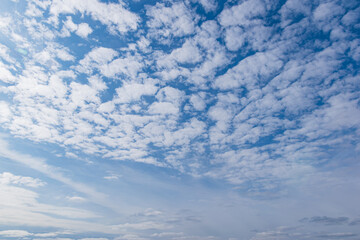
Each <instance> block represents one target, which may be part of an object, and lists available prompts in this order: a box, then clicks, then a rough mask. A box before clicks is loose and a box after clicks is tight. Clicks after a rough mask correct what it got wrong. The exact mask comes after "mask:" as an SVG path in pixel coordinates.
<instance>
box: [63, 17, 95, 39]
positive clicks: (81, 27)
mask: <svg viewBox="0 0 360 240" xmlns="http://www.w3.org/2000/svg"><path fill="white" fill-rule="evenodd" d="M64 27H66V29H67V30H68V31H70V32H75V33H76V34H77V35H79V36H80V37H82V38H87V37H88V35H89V34H91V33H92V32H93V30H92V28H91V27H90V26H89V24H87V23H80V24H75V23H74V22H73V20H72V17H71V16H68V17H67V18H66V22H64ZM62 32H63V33H62V34H63V35H64V36H67V35H68V34H66V30H65V29H63V30H62Z"/></svg>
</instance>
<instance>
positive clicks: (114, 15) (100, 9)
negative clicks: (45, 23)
mask: <svg viewBox="0 0 360 240" xmlns="http://www.w3.org/2000/svg"><path fill="white" fill-rule="evenodd" d="M77 11H79V12H80V13H81V14H88V15H90V16H91V17H92V18H93V19H94V20H98V21H100V22H101V23H102V24H104V25H106V26H107V27H108V30H109V31H110V33H125V32H127V31H130V30H135V29H136V28H137V26H138V21H139V18H138V16H137V15H136V14H134V13H132V12H130V11H128V10H127V9H125V8H124V7H123V5H122V4H121V3H119V4H116V3H109V4H106V3H103V2H100V1H98V0H86V1H80V2H78V1H72V0H55V1H53V2H52V4H51V6H50V13H51V14H52V15H53V18H52V19H53V21H54V22H55V23H57V22H58V16H59V15H60V14H69V13H72V14H75V13H76V12H77Z"/></svg>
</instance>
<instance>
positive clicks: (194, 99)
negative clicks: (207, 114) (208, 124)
mask: <svg viewBox="0 0 360 240" xmlns="http://www.w3.org/2000/svg"><path fill="white" fill-rule="evenodd" d="M204 97H205V96H204V93H198V94H193V95H191V97H190V103H191V104H192V106H193V107H194V108H195V109H196V110H197V111H202V110H204V109H205V107H206V102H205V101H204Z"/></svg>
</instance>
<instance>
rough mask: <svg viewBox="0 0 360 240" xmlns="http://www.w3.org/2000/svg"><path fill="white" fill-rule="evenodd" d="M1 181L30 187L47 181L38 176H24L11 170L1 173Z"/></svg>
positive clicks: (42, 184) (38, 185)
mask: <svg viewBox="0 0 360 240" xmlns="http://www.w3.org/2000/svg"><path fill="white" fill-rule="evenodd" d="M0 183H1V184H15V185H24V186H28V187H35V188H36V187H41V186H44V185H45V183H44V182H43V181H41V180H40V179H37V178H32V177H23V176H16V175H13V174H12V173H9V172H3V173H0Z"/></svg>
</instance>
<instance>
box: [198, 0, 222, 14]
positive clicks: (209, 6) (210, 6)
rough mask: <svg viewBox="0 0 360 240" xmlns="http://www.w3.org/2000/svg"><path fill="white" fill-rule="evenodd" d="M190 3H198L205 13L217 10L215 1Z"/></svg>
mask: <svg viewBox="0 0 360 240" xmlns="http://www.w3.org/2000/svg"><path fill="white" fill-rule="evenodd" d="M192 1H193V2H198V3H200V4H201V5H202V7H203V8H204V9H205V11H206V12H213V11H215V10H216V8H217V3H216V1H215V0H192Z"/></svg>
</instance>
